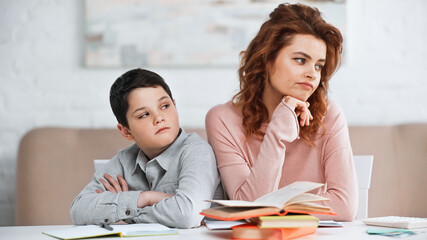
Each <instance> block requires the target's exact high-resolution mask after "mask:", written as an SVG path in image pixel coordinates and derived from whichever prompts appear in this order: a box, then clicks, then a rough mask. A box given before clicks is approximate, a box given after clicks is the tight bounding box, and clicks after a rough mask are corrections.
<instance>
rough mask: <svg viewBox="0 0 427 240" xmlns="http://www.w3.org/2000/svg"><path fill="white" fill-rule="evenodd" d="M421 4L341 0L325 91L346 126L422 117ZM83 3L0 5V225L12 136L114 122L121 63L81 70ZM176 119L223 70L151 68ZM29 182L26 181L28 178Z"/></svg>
mask: <svg viewBox="0 0 427 240" xmlns="http://www.w3.org/2000/svg"><path fill="white" fill-rule="evenodd" d="M425 12H427V1H424V0H408V1H404V2H403V1H399V0H377V1H369V0H347V16H348V22H347V34H348V39H346V41H347V46H348V48H347V52H346V54H347V59H346V62H345V64H344V65H343V67H342V68H341V70H340V72H338V73H337V74H336V75H335V76H334V78H333V79H332V82H331V96H332V98H334V99H336V100H337V101H338V102H339V103H340V105H341V106H342V107H343V109H344V111H345V113H346V116H347V119H348V122H349V124H352V125H380V124H399V123H407V122H427V108H426V107H425V104H426V103H427V94H425V93H424V89H426V88H427V81H426V80H427V79H426V76H427V63H426V59H427V45H426V44H425V43H426V42H427V15H426V14H425ZM83 18H84V13H83V1H82V0H79V1H65V0H39V1H23V0H3V1H0V225H12V224H13V221H14V220H13V215H14V201H15V160H16V152H17V148H18V144H19V140H20V138H21V137H22V136H23V135H24V134H25V133H26V132H27V131H29V130H30V129H33V128H35V127H41V126H68V127H93V128H101V127H114V126H115V120H114V117H113V114H112V113H111V110H110V108H109V104H108V91H109V87H110V85H111V83H112V82H113V81H114V80H115V78H116V77H118V76H119V75H120V74H121V73H123V72H124V71H125V70H126V69H87V68H84V67H83V64H82V63H83V53H82V46H83V42H82V36H83ZM152 70H154V71H156V72H158V73H159V74H160V75H162V76H163V77H164V78H165V79H166V80H167V82H168V83H169V84H170V87H171V89H172V91H173V93H174V95H175V96H174V97H175V98H176V101H177V104H178V110H179V112H180V120H181V124H182V125H184V126H187V127H203V125H204V115H205V114H206V112H207V111H208V110H209V108H211V107H212V106H214V105H215V104H218V103H222V102H225V101H227V100H229V99H230V98H231V96H232V95H233V93H235V91H236V89H237V87H238V83H237V77H236V76H237V75H236V69H233V68H216V69H212V68H189V69H178V68H177V69H152ZM35 181H36V179H35Z"/></svg>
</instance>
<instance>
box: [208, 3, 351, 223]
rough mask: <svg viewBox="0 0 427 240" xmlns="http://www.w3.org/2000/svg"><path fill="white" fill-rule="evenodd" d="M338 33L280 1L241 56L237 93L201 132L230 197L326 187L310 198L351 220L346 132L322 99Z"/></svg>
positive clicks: (304, 9) (309, 12) (313, 14)
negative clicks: (296, 185) (304, 184)
mask: <svg viewBox="0 0 427 240" xmlns="http://www.w3.org/2000/svg"><path fill="white" fill-rule="evenodd" d="M341 50H342V36H341V33H340V31H339V30H338V29H337V28H335V27H334V26H332V25H330V24H328V23H326V22H325V21H324V20H323V19H322V17H321V15H320V12H319V11H318V10H317V9H313V8H311V7H308V6H305V5H301V4H281V5H279V6H278V7H277V8H276V9H275V10H274V11H273V12H272V13H271V14H270V19H269V20H267V21H266V22H265V23H264V24H263V25H262V26H261V29H260V30H259V32H258V34H257V35H256V37H255V38H254V39H253V40H252V42H251V43H250V44H249V46H248V48H247V50H246V51H244V52H242V59H241V66H240V68H239V78H240V92H239V93H237V94H236V95H235V96H234V98H233V101H229V102H227V103H225V104H222V105H218V106H215V107H214V108H212V109H211V110H210V111H209V112H208V114H207V116H206V130H207V134H208V140H209V143H210V144H211V145H212V147H213V149H214V152H215V155H216V158H217V162H218V168H219V171H220V174H221V180H222V184H223V186H224V187H225V190H226V192H227V194H228V196H229V198H230V199H238V200H249V201H252V200H255V199H257V198H258V197H260V196H262V195H264V194H267V193H269V192H271V191H274V190H277V189H278V188H281V187H283V186H286V185H288V184H290V183H292V182H295V181H312V182H322V183H325V188H324V189H321V190H319V191H317V192H316V191H315V192H314V193H316V194H318V195H321V196H324V197H327V198H329V199H330V201H328V202H325V203H324V204H326V205H328V206H330V207H332V208H333V210H334V211H335V213H337V216H334V217H331V216H319V217H320V218H328V219H335V220H341V221H352V220H353V219H354V218H355V214H356V210H357V180H356V174H355V170H354V165H353V157H352V155H353V154H352V149H351V146H350V140H349V135H348V127H347V123H346V120H345V117H344V114H343V112H342V110H341V109H340V107H339V106H338V105H337V104H336V103H335V102H333V101H331V100H328V99H327V94H328V83H329V79H330V77H331V76H332V74H333V73H334V72H335V71H336V70H337V69H338V67H339V63H340V59H341Z"/></svg>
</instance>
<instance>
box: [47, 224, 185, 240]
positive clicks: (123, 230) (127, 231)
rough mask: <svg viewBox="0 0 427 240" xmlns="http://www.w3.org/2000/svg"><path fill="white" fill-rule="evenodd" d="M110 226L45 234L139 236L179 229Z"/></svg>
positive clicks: (127, 225)
mask: <svg viewBox="0 0 427 240" xmlns="http://www.w3.org/2000/svg"><path fill="white" fill-rule="evenodd" d="M110 226H111V227H112V229H113V230H108V229H105V228H102V227H100V226H98V225H86V226H73V227H69V228H64V229H58V230H51V231H45V232H43V234H45V235H48V236H51V237H55V238H59V239H64V240H67V239H80V238H91V237H103V236H114V235H116V236H120V237H137V236H155V235H171V234H178V230H176V229H173V228H168V227H166V226H163V225H161V224H159V223H138V224H123V225H110Z"/></svg>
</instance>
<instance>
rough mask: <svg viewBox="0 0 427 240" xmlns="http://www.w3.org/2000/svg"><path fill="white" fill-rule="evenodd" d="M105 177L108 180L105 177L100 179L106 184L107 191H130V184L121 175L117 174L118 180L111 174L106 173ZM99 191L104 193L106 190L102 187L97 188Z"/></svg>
mask: <svg viewBox="0 0 427 240" xmlns="http://www.w3.org/2000/svg"><path fill="white" fill-rule="evenodd" d="M104 178H105V179H106V180H107V181H108V182H107V181H105V180H104V179H102V178H101V179H99V181H100V182H101V183H102V185H104V187H105V189H106V190H107V191H110V192H113V193H118V192H126V191H129V186H128V183H127V182H126V180H125V179H124V178H123V177H122V176H121V175H120V174H117V180H118V181H117V180H116V179H114V178H113V177H112V176H111V175H110V174H108V173H105V174H104ZM95 191H96V192H97V193H102V192H104V191H102V190H100V189H96V190H95Z"/></svg>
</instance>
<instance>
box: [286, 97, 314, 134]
mask: <svg viewBox="0 0 427 240" xmlns="http://www.w3.org/2000/svg"><path fill="white" fill-rule="evenodd" d="M283 101H285V103H286V104H288V105H289V106H290V107H291V108H293V109H294V111H295V114H296V115H297V117H299V124H300V126H301V127H304V126H309V125H310V120H313V115H311V112H310V110H309V109H308V108H309V107H310V103H309V102H303V101H301V100H298V99H296V98H293V97H291V96H284V97H283Z"/></svg>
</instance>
